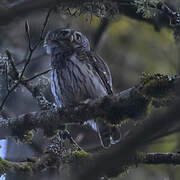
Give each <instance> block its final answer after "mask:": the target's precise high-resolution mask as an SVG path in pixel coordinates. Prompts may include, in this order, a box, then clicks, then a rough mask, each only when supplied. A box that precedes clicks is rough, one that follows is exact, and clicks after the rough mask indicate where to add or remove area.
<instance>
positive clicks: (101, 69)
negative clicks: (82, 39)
mask: <svg viewBox="0 0 180 180" xmlns="http://www.w3.org/2000/svg"><path fill="white" fill-rule="evenodd" d="M88 57H89V58H88V59H89V61H90V62H91V64H92V65H93V67H94V69H95V71H96V72H97V73H98V74H99V76H100V78H101V80H102V82H103V83H104V86H105V87H106V90H107V92H108V94H113V89H112V77H111V73H110V70H109V68H108V65H107V64H106V62H105V61H104V60H103V59H102V58H101V57H100V56H99V55H98V54H96V53H95V52H93V51H90V52H88Z"/></svg>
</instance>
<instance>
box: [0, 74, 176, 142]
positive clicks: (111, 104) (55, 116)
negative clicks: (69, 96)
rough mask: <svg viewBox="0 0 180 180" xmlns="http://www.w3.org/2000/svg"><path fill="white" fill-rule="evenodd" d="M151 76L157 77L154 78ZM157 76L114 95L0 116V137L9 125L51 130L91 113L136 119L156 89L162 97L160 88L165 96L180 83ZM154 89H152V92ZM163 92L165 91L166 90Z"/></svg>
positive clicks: (117, 119) (82, 119)
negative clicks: (80, 102) (6, 116)
mask: <svg viewBox="0 0 180 180" xmlns="http://www.w3.org/2000/svg"><path fill="white" fill-rule="evenodd" d="M153 77H156V78H157V79H156V81H157V82H156V81H155V79H153ZM165 77H166V76H165ZM151 78H152V79H151ZM161 78H162V79H161ZM161 78H160V75H154V76H150V77H149V76H148V77H147V79H148V80H147V79H146V81H147V82H145V79H143V80H141V82H140V84H139V85H137V86H136V87H133V88H130V89H127V90H125V91H122V92H120V93H117V94H115V95H114V96H106V97H104V98H102V99H96V100H89V101H88V102H87V101H86V102H84V103H82V104H80V105H77V106H75V107H74V106H71V107H67V108H62V109H59V110H47V111H40V112H32V113H27V114H23V115H20V116H18V117H14V118H9V119H1V120H0V132H1V133H0V139H2V138H5V137H7V136H9V135H10V134H9V132H10V129H12V132H14V134H12V135H16V133H17V132H19V130H20V129H21V130H22V131H21V133H22V134H21V136H22V135H23V133H24V132H25V131H27V130H32V129H38V128H41V129H43V130H44V131H45V133H47V134H51V133H52V132H54V130H57V129H59V128H61V127H62V125H64V124H72V123H76V124H77V123H78V124H79V123H84V122H85V121H87V120H89V119H94V118H95V117H106V119H107V122H108V123H110V124H119V123H120V122H121V121H123V120H125V119H127V118H131V119H139V118H141V117H143V116H144V115H145V114H146V112H147V109H148V106H149V104H150V102H151V100H152V97H153V98H155V96H157V97H156V98H159V97H158V93H160V95H161V97H162V91H163V92H164V93H165V94H166V96H168V95H169V94H174V93H175V88H176V87H178V86H179V85H180V78H179V77H175V78H169V77H168V79H167V78H164V76H162V77H161ZM154 90H156V94H155V92H154ZM167 92H169V93H168V94H167ZM165 94H164V96H165ZM178 97H179V96H178ZM2 132H3V133H2ZM18 135H19V134H18Z"/></svg>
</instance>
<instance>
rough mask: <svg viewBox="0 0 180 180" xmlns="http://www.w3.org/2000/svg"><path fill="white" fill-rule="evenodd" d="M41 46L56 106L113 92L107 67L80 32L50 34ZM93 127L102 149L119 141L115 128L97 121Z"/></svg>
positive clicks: (60, 30) (72, 103) (62, 30)
mask: <svg viewBox="0 0 180 180" xmlns="http://www.w3.org/2000/svg"><path fill="white" fill-rule="evenodd" d="M44 46H45V48H46V52H47V53H48V54H50V56H51V65H52V68H53V71H52V74H51V90H52V93H53V95H54V98H55V101H56V104H57V106H58V107H60V108H61V107H66V106H69V105H75V104H78V103H80V102H82V101H85V100H86V99H96V98H99V97H103V96H106V95H108V94H112V93H113V90H112V79H111V74H110V71H109V68H108V66H107V64H106V63H105V62H104V60H103V59H102V58H101V57H100V56H98V55H97V54H96V53H95V52H93V51H91V50H90V43H89V41H88V39H87V38H86V36H84V35H83V34H82V33H80V32H78V31H75V30H72V29H57V30H55V31H51V32H49V33H48V34H47V35H46V38H45V43H44ZM91 122H93V121H91ZM96 127H97V131H98V134H99V137H100V140H101V144H102V145H103V147H106V148H107V147H109V146H110V144H111V143H113V142H114V141H119V138H120V135H119V132H118V131H117V130H116V129H115V131H112V128H110V126H108V125H107V124H105V123H103V122H102V121H99V120H96ZM112 137H113V138H112ZM113 140H114V141H113Z"/></svg>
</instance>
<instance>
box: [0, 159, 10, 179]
mask: <svg viewBox="0 0 180 180" xmlns="http://www.w3.org/2000/svg"><path fill="white" fill-rule="evenodd" d="M7 166H8V162H7V161H6V160H4V159H2V158H0V176H1V175H3V174H4V173H5V171H6V169H7Z"/></svg>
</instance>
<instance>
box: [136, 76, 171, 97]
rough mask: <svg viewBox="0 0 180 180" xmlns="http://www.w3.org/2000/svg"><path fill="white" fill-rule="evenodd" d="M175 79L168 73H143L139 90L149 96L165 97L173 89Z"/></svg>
mask: <svg viewBox="0 0 180 180" xmlns="http://www.w3.org/2000/svg"><path fill="white" fill-rule="evenodd" d="M173 80H174V79H173V78H172V77H170V76H168V75H162V74H150V73H143V74H142V76H141V82H140V86H139V90H140V92H141V93H142V94H143V95H145V96H146V97H149V98H152V97H154V98H164V97H166V96H167V95H168V93H169V92H170V91H171V90H172V89H173V85H172V83H173Z"/></svg>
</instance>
